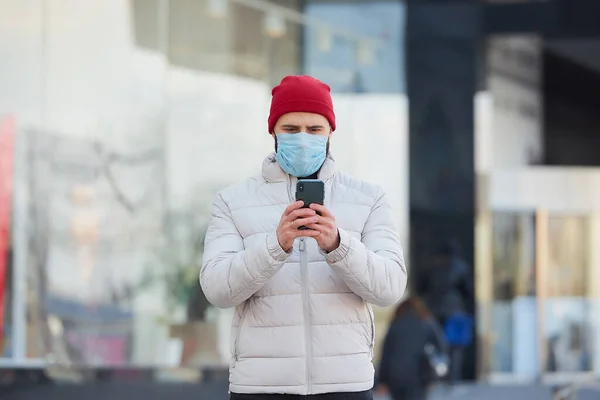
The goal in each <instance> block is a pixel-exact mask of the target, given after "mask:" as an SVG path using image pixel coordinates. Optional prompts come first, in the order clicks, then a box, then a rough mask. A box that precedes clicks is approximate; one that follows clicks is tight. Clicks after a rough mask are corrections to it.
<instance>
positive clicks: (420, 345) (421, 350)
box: [377, 296, 448, 400]
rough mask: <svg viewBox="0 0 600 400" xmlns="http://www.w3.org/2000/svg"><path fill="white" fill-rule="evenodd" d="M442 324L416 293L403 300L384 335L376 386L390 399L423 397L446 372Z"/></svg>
mask: <svg viewBox="0 0 600 400" xmlns="http://www.w3.org/2000/svg"><path fill="white" fill-rule="evenodd" d="M447 351H448V348H447V344H446V340H445V339H444V334H443V332H442V330H441V327H440V326H439V325H438V324H437V322H436V321H435V319H434V318H433V316H432V315H431V313H430V312H429V310H428V309H427V306H426V305H425V303H424V302H423V301H422V300H421V299H420V298H418V297H416V296H410V297H408V298H407V299H406V300H405V301H403V302H402V303H401V304H400V305H399V306H398V308H397V309H396V312H395V313H394V317H393V320H392V322H391V323H390V327H389V329H388V332H387V334H386V336H385V340H384V344H383V351H382V356H381V363H380V366H379V369H378V371H377V376H378V379H377V389H378V390H379V391H383V392H388V393H389V394H390V396H391V397H392V399H393V400H424V399H426V398H427V392H428V390H429V388H430V386H431V384H432V383H433V382H435V381H436V380H438V379H442V378H444V377H445V375H446V374H447V373H448V356H447Z"/></svg>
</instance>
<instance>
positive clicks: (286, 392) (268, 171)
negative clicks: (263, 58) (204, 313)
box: [200, 76, 407, 400]
mask: <svg viewBox="0 0 600 400" xmlns="http://www.w3.org/2000/svg"><path fill="white" fill-rule="evenodd" d="M272 95H273V97H272V102H271V110H270V115H269V118H268V127H269V133H270V134H271V136H272V137H273V139H274V142H275V152H274V153H272V154H270V155H269V156H267V158H266V159H265V160H264V162H263V165H262V174H261V175H259V176H256V177H254V178H251V179H249V180H247V181H245V182H243V183H241V184H238V185H233V186H231V187H229V188H226V189H225V190H223V191H221V192H220V193H219V194H218V195H217V196H216V200H215V202H214V205H213V211H212V220H211V222H210V224H209V227H208V232H207V234H206V240H205V249H204V260H203V265H202V270H201V273H200V283H201V285H202V288H203V290H204V293H205V294H206V297H207V298H208V300H209V301H210V302H211V303H212V304H214V305H215V306H217V307H221V308H228V307H235V316H234V320H233V326H232V338H233V340H232V358H233V360H232V362H231V367H230V386H229V387H230V392H231V399H233V400H240V399H247V400H250V399H280V398H281V399H283V398H298V395H302V396H307V395H308V396H311V395H314V396H315V397H314V398H318V399H322V400H326V399H345V400H351V399H356V400H363V399H371V398H372V396H373V394H372V390H371V389H372V387H373V381H374V369H373V364H372V353H373V344H374V317H373V310H372V308H371V305H370V304H375V305H378V306H390V305H392V304H394V303H395V302H397V301H398V300H399V299H400V298H401V296H402V295H403V293H404V289H405V286H406V280H407V276H406V267H405V265H404V259H403V255H402V249H401V246H400V240H399V237H398V234H397V231H396V228H395V226H394V223H393V222H392V221H393V219H394V218H393V215H392V211H391V207H390V205H389V203H388V200H387V198H386V196H385V194H384V192H383V190H382V189H381V188H380V187H378V186H375V185H371V184H369V183H366V182H363V181H360V180H358V179H355V178H353V177H351V176H349V175H346V174H343V173H341V172H339V171H337V169H336V163H335V161H334V159H333V157H332V156H331V154H330V153H329V144H330V138H331V135H332V133H333V132H334V130H335V127H336V121H335V113H334V109H333V103H332V99H331V95H330V88H329V86H328V85H326V84H325V83H323V82H321V81H318V80H316V79H314V78H311V77H308V76H288V77H286V78H284V79H283V80H282V81H281V84H279V85H278V86H276V87H275V88H274V89H273V92H272ZM232 118H235V115H233V116H232ZM223 162H224V163H228V165H227V167H228V168H235V160H230V159H228V158H227V157H226V154H225V155H224V157H223ZM307 178H308V179H317V180H320V181H321V182H323V184H324V204H323V205H319V204H306V205H304V204H303V202H302V201H295V196H294V191H295V187H296V183H297V182H298V180H302V179H307ZM307 183H308V182H307ZM313 183H314V182H313ZM317 183H318V182H317ZM303 206H309V207H308V208H303ZM304 227H306V228H308V229H299V228H304ZM294 396H295V397H294ZM317 396H318V397H317Z"/></svg>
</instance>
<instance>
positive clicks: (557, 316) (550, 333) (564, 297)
mask: <svg viewBox="0 0 600 400" xmlns="http://www.w3.org/2000/svg"><path fill="white" fill-rule="evenodd" d="M587 227H588V223H587V220H586V218H584V217H579V216H551V217H550V218H549V221H548V231H549V232H548V235H549V236H548V240H549V243H548V252H549V258H548V272H547V289H546V290H547V300H546V304H545V308H546V313H545V317H544V320H545V321H544V336H545V338H546V346H547V363H546V370H547V371H549V372H577V371H588V370H590V369H591V367H592V362H591V346H592V337H593V335H592V333H593V331H592V326H591V321H592V320H591V317H592V315H591V312H590V310H591V304H590V300H589V298H588V294H589V289H588V282H589V280H588V279H587V278H588V264H589V257H588V256H589V249H588V237H587V236H588V229H587Z"/></svg>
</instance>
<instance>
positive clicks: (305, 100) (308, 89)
mask: <svg viewBox="0 0 600 400" xmlns="http://www.w3.org/2000/svg"><path fill="white" fill-rule="evenodd" d="M330 92H331V88H330V87H329V85H327V84H325V83H323V82H321V81H320V80H318V79H315V78H312V77H310V76H286V77H285V78H283V79H282V80H281V83H280V84H279V85H278V86H275V87H274V88H273V91H272V92H271V93H272V95H273V99H272V100H271V112H270V114H269V133H273V131H274V130H275V124H276V123H277V120H279V118H280V117H281V116H282V115H284V114H287V113H291V112H308V113H314V114H320V115H322V116H324V117H325V118H327V120H328V121H329V124H330V125H331V131H332V132H333V131H335V114H334V112H333V102H332V101H331V94H330Z"/></svg>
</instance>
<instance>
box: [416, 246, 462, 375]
mask: <svg viewBox="0 0 600 400" xmlns="http://www.w3.org/2000/svg"><path fill="white" fill-rule="evenodd" d="M433 261H434V262H433V263H432V265H431V266H429V268H426V269H424V270H423V271H422V272H421V273H420V275H419V276H418V279H417V282H416V289H417V293H419V294H421V295H422V296H423V298H424V300H425V303H426V304H427V307H428V308H429V309H430V310H431V313H432V314H433V317H434V318H435V319H436V321H437V322H438V324H439V325H440V326H441V327H446V324H447V322H448V321H449V320H450V319H452V318H455V317H456V316H461V315H470V314H472V311H473V310H471V309H469V305H470V304H472V302H473V298H474V288H473V279H472V278H471V273H470V268H469V265H468V264H467V263H466V262H465V261H464V260H463V259H462V257H461V247H460V244H459V242H458V241H457V240H455V239H451V240H448V241H446V242H444V243H443V244H442V245H441V246H439V247H438V249H437V250H436V252H435V254H434V258H433ZM450 345H451V346H450V350H449V351H450V358H451V360H452V361H451V367H450V369H451V370H450V374H449V375H450V376H449V378H450V382H456V381H459V380H460V379H461V377H462V369H463V352H464V347H465V346H463V345H461V346H458V345H455V344H453V343H450Z"/></svg>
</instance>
